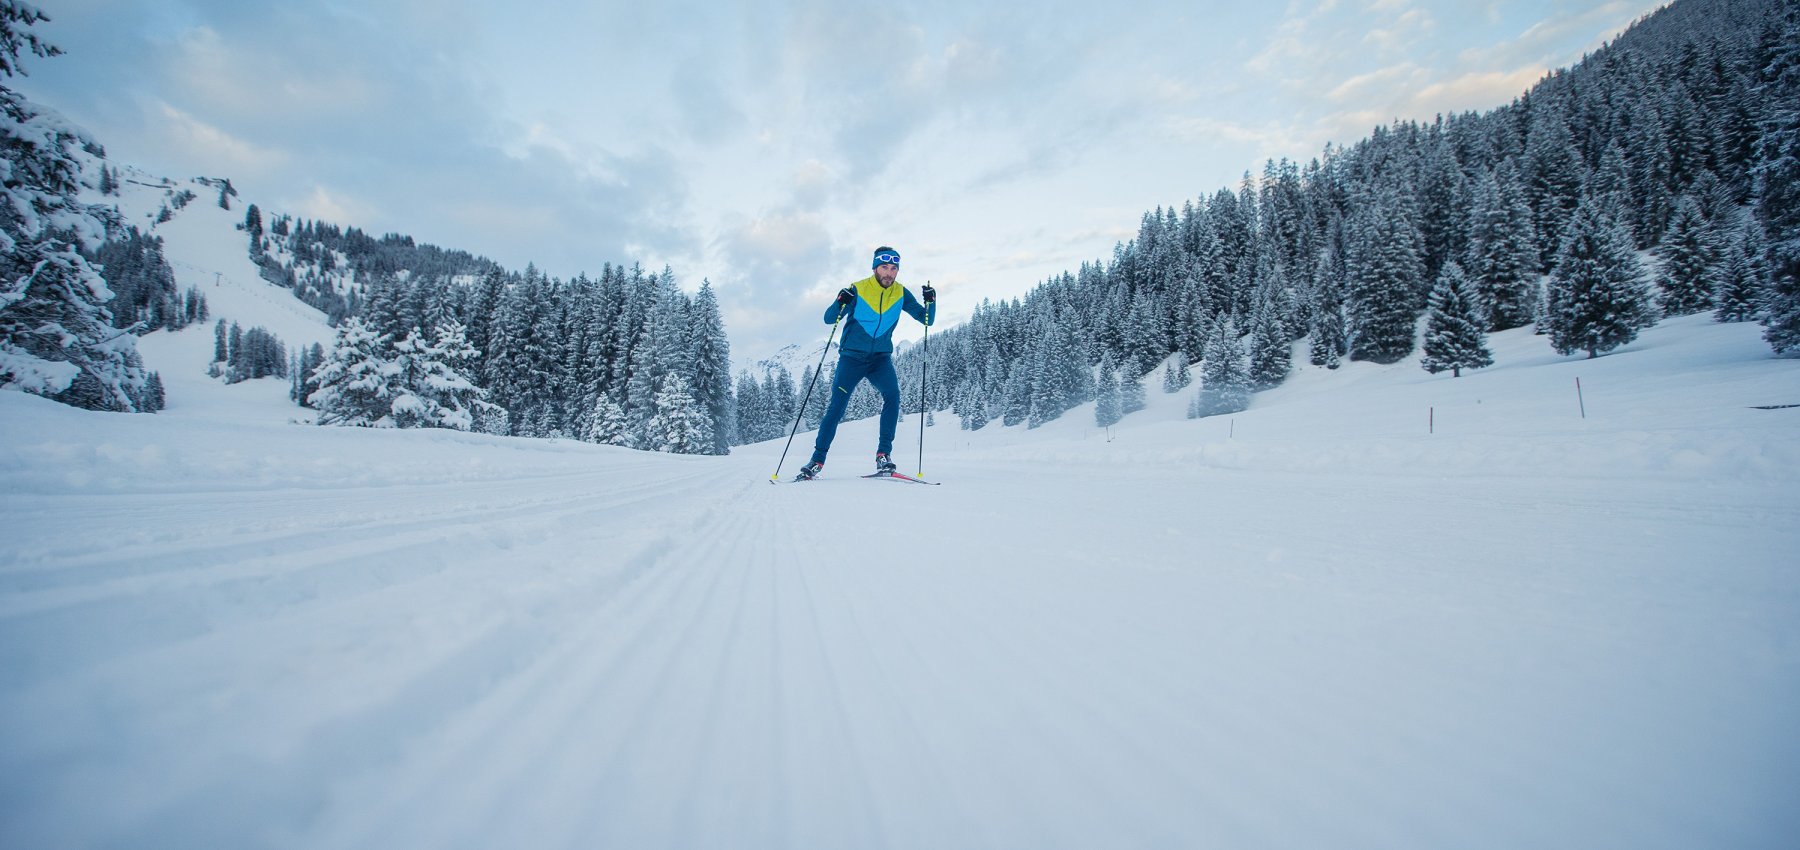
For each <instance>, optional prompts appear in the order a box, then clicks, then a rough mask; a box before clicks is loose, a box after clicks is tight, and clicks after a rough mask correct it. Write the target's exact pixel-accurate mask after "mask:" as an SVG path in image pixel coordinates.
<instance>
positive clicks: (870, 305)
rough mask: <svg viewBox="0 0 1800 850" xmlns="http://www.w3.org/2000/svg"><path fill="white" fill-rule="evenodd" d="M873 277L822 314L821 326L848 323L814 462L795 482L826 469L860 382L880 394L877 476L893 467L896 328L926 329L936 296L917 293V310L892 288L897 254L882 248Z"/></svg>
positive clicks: (897, 268)
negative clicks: (905, 321)
mask: <svg viewBox="0 0 1800 850" xmlns="http://www.w3.org/2000/svg"><path fill="white" fill-rule="evenodd" d="M871 265H872V266H873V268H874V270H875V273H874V274H872V275H870V276H869V277H866V278H863V279H862V280H859V281H857V282H855V283H853V284H850V285H849V286H846V287H844V288H843V289H841V290H838V294H837V300H835V301H833V302H831V306H829V307H826V308H825V324H828V325H831V324H836V323H837V321H838V319H839V316H840V315H842V316H843V317H844V318H848V319H849V320H850V322H849V324H848V325H846V326H845V327H844V341H843V342H842V343H841V344H840V345H839V348H838V363H837V372H836V374H834V375H833V376H832V378H831V404H830V405H828V406H827V407H826V408H825V418H823V419H820V420H819V437H818V440H817V441H816V442H814V444H813V453H812V461H811V462H809V463H807V464H806V465H805V466H803V467H801V468H800V475H799V476H798V477H796V478H795V480H797V481H807V480H810V479H812V478H813V477H814V476H817V475H818V474H819V470H820V469H821V468H823V467H824V466H825V454H826V452H829V451H831V440H832V438H833V437H836V436H837V428H838V422H839V421H840V420H842V419H843V418H844V406H845V405H847V404H849V403H850V393H851V392H852V391H853V390H855V389H856V385H857V384H858V383H860V382H861V381H862V380H863V379H865V378H866V379H868V381H869V385H870V386H873V387H874V388H875V391H876V392H879V393H881V441H880V442H879V443H877V444H876V446H875V471H876V472H893V471H894V462H893V461H892V460H891V459H889V457H888V455H889V454H891V453H892V452H893V450H894V426H895V424H896V423H898V422H899V421H900V376H898V375H896V374H894V328H896V327H898V326H899V325H900V312H901V311H902V310H904V311H906V312H907V313H908V314H910V315H911V316H912V317H913V318H914V319H917V320H919V322H920V323H922V324H924V325H927V326H929V325H930V324H931V322H932V319H934V318H936V317H937V291H936V290H934V289H932V288H931V287H930V286H929V285H927V286H924V287H921V288H920V289H919V295H920V297H922V298H924V299H925V303H924V305H922V306H921V305H920V304H919V302H918V301H917V300H915V299H914V298H913V296H912V293H911V292H908V291H906V287H904V286H901V285H900V284H898V283H895V280H896V279H897V278H898V277H899V276H900V253H899V252H898V251H895V250H894V249H892V248H889V247H887V246H886V245H883V246H882V247H880V248H876V249H875V260H874V262H873V263H872V264H871Z"/></svg>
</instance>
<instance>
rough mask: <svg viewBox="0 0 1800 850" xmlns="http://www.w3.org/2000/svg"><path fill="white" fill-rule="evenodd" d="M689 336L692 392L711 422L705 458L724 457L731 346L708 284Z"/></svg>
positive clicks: (703, 286)
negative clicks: (692, 381) (710, 437)
mask: <svg viewBox="0 0 1800 850" xmlns="http://www.w3.org/2000/svg"><path fill="white" fill-rule="evenodd" d="M688 333H689V347H688V353H689V354H690V355H691V357H692V358H693V359H692V363H693V373H694V385H693V387H692V392H693V395H694V398H695V400H697V401H698V402H699V403H700V407H701V409H702V410H704V411H706V415H707V417H708V418H709V419H710V420H711V421H710V423H709V424H708V426H707V433H709V434H711V435H712V437H713V442H712V445H711V446H710V447H709V448H708V449H707V450H706V452H705V454H715V455H722V454H726V453H728V452H730V451H731V444H730V442H729V439H728V437H729V433H728V432H729V431H730V429H729V428H728V427H727V418H726V414H727V413H728V412H729V411H730V409H731V343H730V342H729V341H728V340H726V338H725V321H724V319H723V318H721V317H720V315H719V299H718V297H717V296H715V295H713V289H712V281H710V280H702V281H700V292H699V293H698V294H697V295H695V296H694V306H693V319H692V320H691V321H690V322H689V323H688Z"/></svg>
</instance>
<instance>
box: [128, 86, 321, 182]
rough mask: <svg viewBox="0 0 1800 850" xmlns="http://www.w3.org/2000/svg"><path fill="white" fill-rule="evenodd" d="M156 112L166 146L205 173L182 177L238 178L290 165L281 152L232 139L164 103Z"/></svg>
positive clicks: (158, 106) (239, 139) (287, 158)
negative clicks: (183, 154)
mask: <svg viewBox="0 0 1800 850" xmlns="http://www.w3.org/2000/svg"><path fill="white" fill-rule="evenodd" d="M156 112H157V114H158V115H160V116H161V118H162V121H161V124H160V130H161V134H162V136H163V137H164V138H165V139H166V144H168V145H169V146H170V147H172V148H176V149H180V150H182V151H184V152H185V153H186V154H187V158H188V159H189V160H190V161H193V162H195V163H196V164H200V165H203V167H204V168H205V169H206V173H205V174H204V175H181V176H215V177H227V176H232V175H237V176H239V177H240V178H241V177H246V176H250V175H261V174H266V173H268V172H270V171H273V170H275V169H277V168H279V167H282V166H284V165H287V164H288V162H289V161H290V157H289V155H288V154H286V153H285V152H283V151H280V150H276V149H274V148H266V147H262V146H260V145H257V144H255V143H253V142H250V141H248V140H246V139H242V138H239V137H237V136H234V135H232V134H231V133H228V132H226V131H224V130H222V129H220V128H218V127H215V126H213V125H211V124H208V123H206V122H205V121H202V120H200V119H199V118H196V117H194V116H193V115H190V114H188V113H186V112H183V111H182V110H180V109H176V108H175V107H173V106H171V105H169V104H167V103H159V104H157V108H156Z"/></svg>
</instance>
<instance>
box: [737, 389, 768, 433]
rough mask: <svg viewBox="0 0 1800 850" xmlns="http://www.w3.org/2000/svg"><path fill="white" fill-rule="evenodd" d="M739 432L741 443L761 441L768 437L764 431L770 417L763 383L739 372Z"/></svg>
mask: <svg viewBox="0 0 1800 850" xmlns="http://www.w3.org/2000/svg"><path fill="white" fill-rule="evenodd" d="M736 410H737V432H738V440H739V443H740V444H748V443H759V442H762V441H763V440H765V439H768V438H767V437H765V436H763V432H764V430H765V428H766V427H767V422H768V419H769V415H768V414H769V410H768V405H767V404H766V403H765V401H764V399H763V393H762V385H761V384H758V383H757V382H756V379H755V378H752V377H750V373H749V372H739V373H738V378H737V408H736Z"/></svg>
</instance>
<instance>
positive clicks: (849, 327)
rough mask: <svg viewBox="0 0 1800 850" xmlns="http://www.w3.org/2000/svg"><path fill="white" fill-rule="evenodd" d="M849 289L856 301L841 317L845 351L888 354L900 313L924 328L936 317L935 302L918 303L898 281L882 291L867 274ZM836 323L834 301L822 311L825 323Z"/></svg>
mask: <svg viewBox="0 0 1800 850" xmlns="http://www.w3.org/2000/svg"><path fill="white" fill-rule="evenodd" d="M849 288H850V289H851V291H853V292H855V293H856V301H855V302H854V303H852V304H851V306H850V309H849V310H848V311H847V312H846V313H845V314H844V318H845V319H846V320H848V321H846V322H845V324H844V341H843V343H842V347H843V349H844V350H845V351H861V352H869V353H879V354H891V353H892V352H893V350H894V328H896V327H899V326H900V311H902V310H905V311H906V312H907V313H908V314H909V315H911V316H912V317H913V318H915V319H918V320H919V322H920V323H922V324H924V325H927V326H929V325H930V324H931V322H932V320H933V319H935V318H937V304H936V302H933V303H931V304H920V303H919V302H918V300H917V299H915V298H913V295H912V293H911V292H908V291H906V287H904V286H901V285H900V282H899V281H895V282H894V285H893V286H890V287H887V288H886V289H883V288H882V287H881V283H880V282H879V281H877V280H876V279H875V276H874V275H869V276H868V277H865V278H863V279H862V280H859V281H857V282H855V283H853V284H850V287H849ZM837 320H838V303H837V299H836V298H833V299H832V301H831V306H829V307H826V308H825V324H828V325H829V324H832V323H834V322H836V321H837Z"/></svg>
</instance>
